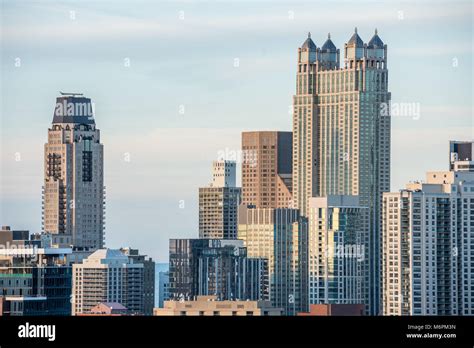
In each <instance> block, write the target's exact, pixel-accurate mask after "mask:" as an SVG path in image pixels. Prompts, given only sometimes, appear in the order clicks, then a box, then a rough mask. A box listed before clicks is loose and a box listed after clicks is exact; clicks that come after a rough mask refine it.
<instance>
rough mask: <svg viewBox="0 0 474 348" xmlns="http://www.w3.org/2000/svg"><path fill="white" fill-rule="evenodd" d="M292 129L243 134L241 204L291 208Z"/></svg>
mask: <svg viewBox="0 0 474 348" xmlns="http://www.w3.org/2000/svg"><path fill="white" fill-rule="evenodd" d="M291 138H292V137H291V132H276V131H273V132H243V133H242V153H243V161H242V204H245V205H249V204H251V205H254V206H256V207H257V208H289V207H292V206H293V204H292V197H291V190H292V185H291V181H292V177H291V166H292V139H291Z"/></svg>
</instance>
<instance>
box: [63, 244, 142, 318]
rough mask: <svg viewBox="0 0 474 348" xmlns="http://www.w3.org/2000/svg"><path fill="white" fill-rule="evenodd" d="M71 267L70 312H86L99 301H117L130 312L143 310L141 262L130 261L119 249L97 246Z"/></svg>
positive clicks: (75, 313)
mask: <svg viewBox="0 0 474 348" xmlns="http://www.w3.org/2000/svg"><path fill="white" fill-rule="evenodd" d="M72 267H73V291H72V292H73V298H72V300H73V301H72V314H73V315H79V314H87V313H90V310H91V309H92V308H93V307H95V306H96V305H97V304H98V303H100V302H115V303H120V304H121V305H123V306H124V307H126V308H128V310H129V313H130V314H145V307H144V306H145V303H144V296H143V294H144V265H143V263H134V261H133V258H129V257H128V256H127V255H125V254H124V253H123V252H121V251H120V250H115V249H99V250H97V251H95V252H94V253H93V254H92V255H90V256H89V257H88V258H87V259H85V260H84V261H83V262H82V263H80V264H73V266H72ZM98 284H102V286H98Z"/></svg>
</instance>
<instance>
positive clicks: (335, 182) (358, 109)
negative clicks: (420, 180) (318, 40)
mask: <svg viewBox="0 0 474 348" xmlns="http://www.w3.org/2000/svg"><path fill="white" fill-rule="evenodd" d="M296 80H297V81H296V94H295V96H294V98H293V201H294V206H295V208H298V209H299V210H300V212H301V215H303V216H308V204H309V198H311V197H317V196H328V195H352V196H359V199H360V204H361V205H362V206H366V207H368V208H369V214H370V215H369V216H370V229H369V236H368V244H367V250H368V251H369V255H370V256H369V271H370V272H369V274H370V277H371V286H370V287H369V289H370V294H369V296H370V301H369V311H370V313H372V314H378V313H379V303H380V294H379V289H380V285H379V284H380V277H379V272H380V262H379V259H380V258H379V250H380V248H379V247H380V213H381V199H382V193H383V192H388V191H389V190H390V93H389V92H388V70H387V46H386V45H385V44H384V43H383V42H382V40H381V39H380V37H379V36H378V35H377V32H376V33H375V35H374V36H373V37H372V39H371V40H370V41H369V42H368V43H364V42H363V41H362V39H361V38H360V37H359V35H358V33H357V29H356V31H355V33H354V34H353V36H352V37H351V38H350V40H349V41H348V42H347V43H346V44H345V45H344V66H343V67H340V51H339V50H338V49H337V48H336V46H335V45H334V43H333V42H332V41H331V38H330V36H328V39H327V40H326V42H325V43H324V44H323V46H322V47H320V48H319V47H317V46H316V44H315V43H314V42H313V40H312V39H311V37H310V35H308V38H307V40H306V41H305V42H304V43H303V45H302V47H301V48H299V49H298V65H297V79H296Z"/></svg>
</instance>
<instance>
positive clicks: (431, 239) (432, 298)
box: [382, 162, 474, 315]
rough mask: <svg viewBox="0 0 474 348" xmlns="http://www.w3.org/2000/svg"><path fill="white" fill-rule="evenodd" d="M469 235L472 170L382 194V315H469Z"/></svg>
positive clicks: (473, 301) (473, 211)
mask: <svg viewBox="0 0 474 348" xmlns="http://www.w3.org/2000/svg"><path fill="white" fill-rule="evenodd" d="M471 163H472V162H471ZM472 231H474V171H471V172H469V171H450V172H428V173H427V175H426V183H411V184H407V187H406V189H403V190H400V192H391V193H385V194H384V196H383V269H382V271H383V272H382V274H383V314H384V315H474V272H473V267H474V261H473V257H472V255H473V250H474V235H473V233H472Z"/></svg>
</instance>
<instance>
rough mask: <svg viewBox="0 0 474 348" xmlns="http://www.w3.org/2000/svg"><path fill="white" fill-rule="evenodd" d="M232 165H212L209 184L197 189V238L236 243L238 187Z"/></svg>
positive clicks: (219, 162)
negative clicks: (228, 240)
mask: <svg viewBox="0 0 474 348" xmlns="http://www.w3.org/2000/svg"><path fill="white" fill-rule="evenodd" d="M235 173H236V166H235V162H234V161H224V160H222V161H214V162H213V163H212V182H211V184H210V185H209V186H207V187H200V188H199V238H210V239H236V238H237V208H238V206H239V204H240V187H235V176H236V175H235Z"/></svg>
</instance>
